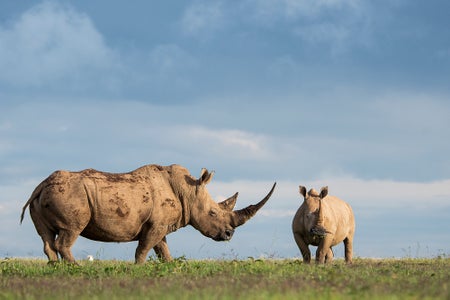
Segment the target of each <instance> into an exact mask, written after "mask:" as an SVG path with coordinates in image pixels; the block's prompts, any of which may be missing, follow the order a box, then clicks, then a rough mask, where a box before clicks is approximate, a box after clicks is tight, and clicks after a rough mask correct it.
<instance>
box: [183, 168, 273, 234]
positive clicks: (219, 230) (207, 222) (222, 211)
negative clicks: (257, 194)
mask: <svg viewBox="0 0 450 300" xmlns="http://www.w3.org/2000/svg"><path fill="white" fill-rule="evenodd" d="M213 175H214V172H208V170H206V169H202V172H201V175H200V178H199V179H198V180H197V183H196V188H195V190H196V191H195V200H194V201H192V205H191V207H190V224H191V225H192V226H193V227H194V228H196V229H197V230H199V231H200V232H201V233H202V234H203V235H205V236H207V237H210V238H212V239H214V240H216V241H227V240H230V239H231V237H232V236H233V233H234V229H235V228H236V227H238V226H240V225H242V224H244V223H245V222H246V221H248V220H249V219H250V218H251V217H252V216H254V215H255V214H256V212H257V211H258V210H259V209H260V208H261V207H262V206H263V205H264V204H265V203H266V202H267V200H269V198H270V196H271V195H272V193H273V190H274V189H275V186H276V183H275V184H274V185H273V187H272V189H271V190H270V192H269V193H268V194H267V196H266V197H264V199H262V200H261V201H260V202H258V203H257V204H255V205H250V206H248V207H246V208H244V209H240V210H233V208H234V206H235V204H236V200H237V196H238V193H236V194H234V195H233V196H231V197H230V198H228V199H226V200H224V201H222V202H220V203H217V202H215V201H214V200H213V199H212V198H211V196H210V195H209V193H208V191H207V189H206V184H208V183H209V182H210V181H211V179H212V177H213Z"/></svg>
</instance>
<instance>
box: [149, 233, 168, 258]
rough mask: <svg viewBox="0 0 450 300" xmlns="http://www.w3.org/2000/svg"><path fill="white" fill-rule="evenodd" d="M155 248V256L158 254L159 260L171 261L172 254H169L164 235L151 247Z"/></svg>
mask: <svg viewBox="0 0 450 300" xmlns="http://www.w3.org/2000/svg"><path fill="white" fill-rule="evenodd" d="M153 250H155V253H156V256H158V258H159V260H161V261H171V260H172V256H171V255H170V251H169V246H168V245H167V240H166V237H164V238H163V239H162V240H161V242H159V243H158V244H156V245H155V247H153Z"/></svg>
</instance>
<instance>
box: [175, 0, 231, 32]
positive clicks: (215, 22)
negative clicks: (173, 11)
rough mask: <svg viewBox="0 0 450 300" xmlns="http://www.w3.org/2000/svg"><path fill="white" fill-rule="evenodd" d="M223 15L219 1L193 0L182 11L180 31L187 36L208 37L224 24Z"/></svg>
mask: <svg viewBox="0 0 450 300" xmlns="http://www.w3.org/2000/svg"><path fill="white" fill-rule="evenodd" d="M224 21H225V16H224V11H223V4H222V2H220V1H195V2H194V4H192V5H191V6H189V7H188V8H187V9H186V11H185V12H184V15H183V18H182V20H181V29H182V31H183V32H184V33H185V34H186V35H189V36H194V37H201V38H209V37H210V35H211V34H213V33H214V32H215V31H216V30H219V29H220V28H222V27H223V26H224Z"/></svg>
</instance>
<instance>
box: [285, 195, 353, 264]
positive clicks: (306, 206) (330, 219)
mask: <svg viewBox="0 0 450 300" xmlns="http://www.w3.org/2000/svg"><path fill="white" fill-rule="evenodd" d="M300 194H301V195H302V196H303V197H304V201H303V203H302V205H301V206H300V208H299V209H298V210H297V213H296V214H295V216H294V219H293V221H292V231H293V233H294V239H295V242H296V243H297V245H298V247H299V248H300V251H301V253H302V256H303V261H304V262H305V263H310V262H311V251H310V250H309V248H308V245H313V246H317V251H316V263H325V262H331V261H332V260H333V250H332V249H331V247H332V246H335V245H337V244H339V243H341V242H344V246H345V261H346V262H347V263H351V262H352V256H353V236H354V233H355V218H354V215H353V211H352V208H351V207H350V205H349V204H347V203H346V202H344V201H342V200H341V199H339V198H337V197H334V196H329V195H328V187H323V188H322V189H321V191H320V193H317V191H315V190H314V189H311V190H310V191H309V192H308V194H306V188H305V187H304V186H300Z"/></svg>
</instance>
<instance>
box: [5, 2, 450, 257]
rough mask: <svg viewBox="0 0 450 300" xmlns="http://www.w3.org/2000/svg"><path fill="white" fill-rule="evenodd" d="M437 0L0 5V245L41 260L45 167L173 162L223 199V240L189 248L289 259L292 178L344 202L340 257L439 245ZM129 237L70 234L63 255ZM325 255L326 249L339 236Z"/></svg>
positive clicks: (181, 234) (443, 39) (442, 57)
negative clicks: (352, 220)
mask: <svg viewBox="0 0 450 300" xmlns="http://www.w3.org/2000/svg"><path fill="white" fill-rule="evenodd" d="M448 11H450V2H448V1H444V0H442V1H440V0H433V1H418V0H412V1H411V0H408V1H406V0H405V1H404V0H395V1H393V0H389V1H385V0H380V1H376V2H374V1H368V0H316V1H307V0H260V1H258V0H243V1H206V0H205V1H201V0H199V1H170V2H167V1H143V0H142V1H138V0H136V1H133V2H132V3H127V4H126V5H125V4H123V3H122V2H120V1H105V0H102V1H89V0H78V1H58V2H56V1H44V2H40V1H30V0H24V1H1V2H0V69H1V70H2V71H1V72H0V191H1V193H0V219H1V221H0V225H1V226H0V257H12V256H13V257H14V256H33V257H44V254H43V251H42V243H41V240H40V238H39V236H38V235H37V234H36V232H35V229H34V226H33V224H32V221H31V219H30V217H29V213H27V214H26V218H25V220H24V223H23V224H22V226H19V215H20V212H21V208H22V206H23V205H24V203H25V202H26V201H27V199H28V197H29V196H30V194H31V192H32V191H33V189H34V187H35V186H36V185H37V184H39V182H40V181H42V180H43V179H44V178H46V177H47V176H48V175H49V174H50V173H51V172H53V171H54V170H58V169H66V170H82V169H85V168H96V169H99V170H103V171H108V172H128V171H131V170H133V169H135V168H137V167H139V166H142V165H144V164H150V163H156V164H161V165H169V164H173V163H177V164H181V165H183V166H185V167H187V168H188V169H189V170H190V171H191V173H192V174H193V175H195V176H196V177H197V176H198V175H199V174H200V170H201V168H202V167H206V168H208V169H209V170H215V172H216V173H215V177H214V179H213V181H212V182H211V183H210V184H209V187H208V189H209V191H210V193H211V195H212V196H213V197H214V198H215V199H216V200H222V199H224V198H225V197H227V196H230V195H232V194H234V193H235V192H237V191H239V193H240V194H239V195H240V196H239V197H240V198H239V199H238V204H237V207H238V208H242V207H244V206H246V205H248V204H251V203H253V202H256V201H258V200H259V199H261V198H262V197H263V196H264V195H265V194H266V193H267V192H268V190H269V189H270V187H271V185H272V183H273V182H274V181H276V182H277V183H278V185H277V189H276V191H275V193H274V195H273V196H272V198H271V200H270V201H269V202H268V203H267V205H266V206H265V207H264V209H262V210H261V211H260V212H259V214H258V215H257V216H256V217H254V218H253V219H252V220H251V221H249V222H248V223H247V224H246V225H244V226H242V227H240V228H238V229H237V231H236V233H235V236H234V237H233V239H232V241H230V242H226V243H224V242H222V243H218V242H214V241H213V240H211V239H208V238H206V237H203V236H202V235H201V234H200V233H199V232H197V231H195V230H194V229H193V228H192V227H191V228H184V229H181V230H179V231H177V232H175V233H173V234H171V235H169V237H168V242H169V246H170V248H171V252H172V255H173V256H175V257H177V256H183V255H184V256H186V257H188V258H235V257H243V258H245V257H248V256H252V257H260V256H264V257H288V258H289V257H298V256H299V255H300V253H299V250H298V248H297V246H296V245H295V242H294V240H293V237H292V232H291V221H292V218H293V215H294V213H295V211H296V210H297V208H298V207H299V206H300V204H301V202H302V200H303V199H301V197H300V195H299V193H298V186H299V185H300V184H301V185H305V186H307V187H308V188H311V187H313V188H316V189H319V188H320V187H322V186H324V185H328V186H329V191H330V194H332V195H336V196H338V197H340V198H342V199H344V200H346V201H347V202H349V203H350V204H351V205H352V207H353V209H354V211H355V215H356V221H357V227H356V232H357V233H356V236H355V241H354V255H355V256H359V257H408V256H410V257H417V256H420V257H422V256H427V257H436V256H438V255H442V254H445V255H450V235H449V232H450V156H449V155H450V84H449V83H450V33H449V31H448V28H450V19H449V18H448ZM135 247H136V244H135V243H124V244H107V243H99V242H92V241H88V240H86V239H84V238H80V239H79V240H77V243H76V245H75V246H74V249H73V251H74V254H75V256H76V258H78V259H82V258H85V257H86V255H87V254H92V255H94V256H96V257H98V258H101V259H109V258H117V259H129V260H133V259H134V249H135ZM335 253H336V256H338V257H343V249H342V247H337V249H336V251H335Z"/></svg>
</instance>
